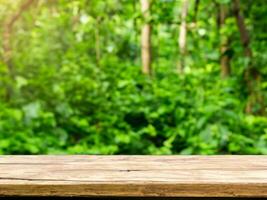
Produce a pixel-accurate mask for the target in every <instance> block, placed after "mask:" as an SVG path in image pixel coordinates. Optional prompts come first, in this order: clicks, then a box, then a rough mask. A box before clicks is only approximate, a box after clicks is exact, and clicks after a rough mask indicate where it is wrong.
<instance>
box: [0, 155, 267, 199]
mask: <svg viewBox="0 0 267 200" xmlns="http://www.w3.org/2000/svg"><path fill="white" fill-rule="evenodd" d="M13 195H15V196H76V197H78V196H91V197H95V196H110V197H112V196H117V197H120V196H135V197H143V196H146V197H149V196H150V197H153V196H157V197H165V196H169V197H267V156H0V196H13Z"/></svg>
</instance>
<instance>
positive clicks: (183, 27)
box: [178, 0, 189, 73]
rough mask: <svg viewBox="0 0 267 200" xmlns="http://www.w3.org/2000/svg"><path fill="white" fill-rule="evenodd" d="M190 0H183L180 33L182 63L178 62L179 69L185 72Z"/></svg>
mask: <svg viewBox="0 0 267 200" xmlns="http://www.w3.org/2000/svg"><path fill="white" fill-rule="evenodd" d="M188 3H189V1H188V0H183V6H182V14H181V25H180V35H179V40H178V43H179V51H180V63H179V64H178V71H180V72H181V73H183V71H184V67H185V57H186V32H187V27H186V26H187V25H186V16H187V10H188Z"/></svg>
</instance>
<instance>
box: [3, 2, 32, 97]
mask: <svg viewBox="0 0 267 200" xmlns="http://www.w3.org/2000/svg"><path fill="white" fill-rule="evenodd" d="M33 2H34V0H27V1H25V2H24V3H23V4H22V5H21V6H20V7H19V9H18V11H17V12H15V13H14V14H13V15H12V16H10V17H8V18H7V19H6V20H5V21H4V25H3V60H4V62H5V64H6V66H7V71H8V76H9V78H10V84H8V86H7V99H10V98H11V96H12V94H13V89H12V85H11V83H12V82H13V81H14V80H15V70H14V67H13V63H12V60H11V56H12V44H11V40H12V38H11V37H12V31H13V27H14V24H15V23H16V21H17V20H18V19H19V18H20V16H21V15H22V14H23V12H24V11H25V10H27V9H28V7H29V6H30V5H31V4H32V3H33Z"/></svg>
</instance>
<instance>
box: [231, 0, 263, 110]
mask: <svg viewBox="0 0 267 200" xmlns="http://www.w3.org/2000/svg"><path fill="white" fill-rule="evenodd" d="M233 11H234V15H235V18H236V22H237V26H238V29H239V32H240V39H241V43H242V46H243V48H244V54H245V57H247V58H248V60H249V63H248V66H247V68H246V70H245V73H244V80H245V82H246V85H247V89H248V95H249V96H248V101H247V105H246V109H245V111H246V113H253V112H254V111H253V107H254V106H255V104H258V105H260V107H261V108H260V109H259V111H257V112H258V113H263V112H264V105H263V102H264V100H263V96H262V94H261V93H260V91H259V88H260V79H261V76H260V73H259V71H258V70H257V69H256V68H255V67H254V66H253V63H252V58H253V55H252V50H251V48H250V37H249V32H248V30H247V28H246V25H245V20H244V16H243V15H242V12H241V9H240V1H239V0H233Z"/></svg>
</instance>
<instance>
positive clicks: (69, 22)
mask: <svg viewBox="0 0 267 200" xmlns="http://www.w3.org/2000/svg"><path fill="white" fill-rule="evenodd" d="M266 19H267V3H266V0H246V1H245V0H0V25H1V26H0V154H267V114H266V111H267V20H266Z"/></svg>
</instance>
